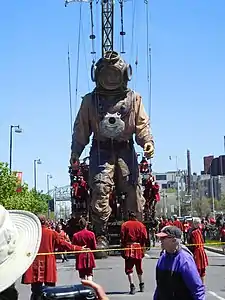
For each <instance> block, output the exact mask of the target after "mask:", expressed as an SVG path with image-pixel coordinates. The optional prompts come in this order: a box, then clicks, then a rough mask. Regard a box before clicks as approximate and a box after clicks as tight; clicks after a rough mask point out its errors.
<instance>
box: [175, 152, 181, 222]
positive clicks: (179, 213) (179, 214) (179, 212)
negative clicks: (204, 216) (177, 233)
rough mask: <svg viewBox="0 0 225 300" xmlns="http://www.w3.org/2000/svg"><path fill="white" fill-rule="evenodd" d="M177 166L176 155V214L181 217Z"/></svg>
mask: <svg viewBox="0 0 225 300" xmlns="http://www.w3.org/2000/svg"><path fill="white" fill-rule="evenodd" d="M179 177H180V176H179V168H178V157H177V156H176V181H177V202H178V216H179V217H181V203H180V189H179V179H180V178H179Z"/></svg>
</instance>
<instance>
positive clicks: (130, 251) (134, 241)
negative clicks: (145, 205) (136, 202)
mask: <svg viewBox="0 0 225 300" xmlns="http://www.w3.org/2000/svg"><path fill="white" fill-rule="evenodd" d="M147 240H148V239H147V230H146V227H145V226H144V224H143V223H141V222H140V221H138V220H137V218H136V215H135V213H134V212H130V214H129V220H128V221H127V222H125V223H123V224H122V226H121V248H127V249H126V250H124V251H122V257H123V258H124V259H125V273H126V274H127V275H128V280H129V282H130V293H131V294H135V286H134V281H133V276H132V275H133V267H134V266H135V267H136V272H137V275H138V279H139V287H140V291H141V292H143V291H144V282H143V268H142V259H143V257H144V249H143V247H145V246H147Z"/></svg>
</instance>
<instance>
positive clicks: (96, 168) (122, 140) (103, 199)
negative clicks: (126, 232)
mask: <svg viewBox="0 0 225 300" xmlns="http://www.w3.org/2000/svg"><path fill="white" fill-rule="evenodd" d="M131 73H132V69H131V66H130V65H127V64H126V62H125V61H124V60H123V59H122V58H121V57H120V56H119V55H118V53H116V52H114V51H109V52H106V53H105V54H104V57H102V58H101V59H100V60H99V61H98V62H97V63H96V65H95V66H94V67H93V68H92V80H93V81H94V82H95V83H96V87H95V89H94V90H93V91H92V92H91V93H88V94H86V95H85V96H84V97H83V100H82V103H81V106H80V110H79V112H78V115H77V117H76V120H75V123H74V129H73V135H72V145H71V150H72V151H71V160H70V162H71V165H72V166H73V165H74V164H76V163H77V162H79V157H80V155H81V153H82V151H83V150H84V148H85V146H86V145H87V144H88V143H89V138H90V136H91V134H92V133H93V140H92V146H91V150H90V160H89V164H90V165H89V167H90V171H89V185H90V188H91V197H92V199H91V208H92V223H93V225H94V228H95V232H96V234H97V235H102V234H103V235H104V234H105V230H106V225H107V221H108V219H109V217H110V214H111V208H110V205H109V197H110V194H111V192H112V189H113V187H114V184H116V185H117V188H119V190H121V192H124V193H125V194H126V199H125V200H124V201H125V203H124V211H125V217H128V211H134V212H135V213H136V215H137V217H138V219H139V220H142V213H143V207H144V203H145V199H144V197H143V195H142V191H141V187H140V177H139V168H138V161H137V156H136V153H135V148H134V141H133V135H135V141H136V143H137V144H138V145H140V146H141V147H142V148H143V149H144V155H145V157H146V158H148V159H149V158H151V157H152V156H153V154H154V142H153V137H152V134H151V130H150V125H149V117H148V115H147V114H146V112H145V110H144V106H143V102H142V98H141V96H140V95H139V94H137V93H135V92H134V91H133V90H131V89H129V88H128V86H127V84H128V81H129V80H130V79H131ZM115 178H116V182H115Z"/></svg>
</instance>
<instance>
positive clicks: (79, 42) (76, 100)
mask: <svg viewBox="0 0 225 300" xmlns="http://www.w3.org/2000/svg"><path fill="white" fill-rule="evenodd" d="M82 4H83V3H82V2H80V12H79V14H80V16H79V29H78V42H77V69H76V71H77V72H76V97H75V108H76V105H77V102H78V83H79V81H78V79H79V65H80V44H81V21H82ZM75 111H76V110H75Z"/></svg>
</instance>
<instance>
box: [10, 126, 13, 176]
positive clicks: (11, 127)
mask: <svg viewBox="0 0 225 300" xmlns="http://www.w3.org/2000/svg"><path fill="white" fill-rule="evenodd" d="M12 132H13V126H12V125H10V135H9V170H10V174H11V172H12Z"/></svg>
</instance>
